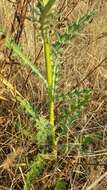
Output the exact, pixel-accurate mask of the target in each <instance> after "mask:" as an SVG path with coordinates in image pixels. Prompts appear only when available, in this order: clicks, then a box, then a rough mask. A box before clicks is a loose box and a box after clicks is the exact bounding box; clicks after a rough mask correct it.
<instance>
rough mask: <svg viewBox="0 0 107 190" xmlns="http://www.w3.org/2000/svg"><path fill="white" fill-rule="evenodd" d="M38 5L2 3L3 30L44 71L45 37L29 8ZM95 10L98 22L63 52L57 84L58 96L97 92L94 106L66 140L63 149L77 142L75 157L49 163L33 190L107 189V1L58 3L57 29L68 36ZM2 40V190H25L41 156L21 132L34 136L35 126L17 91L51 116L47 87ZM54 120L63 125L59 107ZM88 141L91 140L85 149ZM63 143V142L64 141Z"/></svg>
mask: <svg viewBox="0 0 107 190" xmlns="http://www.w3.org/2000/svg"><path fill="white" fill-rule="evenodd" d="M34 3H35V0H19V1H18V0H0V27H2V28H4V29H5V30H6V32H7V33H9V34H11V35H12V36H13V37H14V39H15V41H16V42H17V43H18V42H20V43H21V44H22V46H23V48H24V51H25V52H26V53H27V54H28V55H29V54H30V56H31V57H32V60H33V63H34V64H35V65H37V66H38V67H39V68H41V70H42V71H44V69H45V68H44V66H43V65H44V64H43V63H44V60H43V48H42V40H41V37H40V31H39V29H38V26H36V25H33V24H32V23H31V22H30V21H29V20H28V19H27V17H28V16H29V14H30V9H29V7H30V6H34ZM91 9H95V10H96V16H95V17H94V18H93V19H92V20H91V21H90V22H89V23H88V24H87V25H86V26H84V27H83V28H81V29H80V30H79V32H78V33H77V34H76V37H74V38H73V39H72V40H71V42H70V43H69V45H67V46H64V47H63V54H62V56H61V61H62V64H61V76H60V81H59V84H58V85H59V91H63V92H64V91H65V92H67V91H69V90H72V89H75V88H92V89H93V96H92V98H91V101H90V103H89V105H88V106H87V107H86V109H85V111H84V112H83V113H82V114H81V117H80V118H79V119H78V120H77V121H76V122H75V123H74V124H73V125H72V126H71V128H70V129H69V132H68V133H67V137H66V139H65V140H64V143H72V140H71V141H70V138H71V139H73V142H74V139H75V144H76V145H77V148H76V151H75V150H73V151H70V150H68V151H66V152H65V153H64V154H60V153H59V155H58V158H57V161H51V160H49V161H48V165H47V166H46V168H45V170H44V172H43V174H42V175H41V176H39V177H38V178H35V179H34V180H33V182H32V186H31V189H32V190H39V189H40V190H48V189H50V190H51V189H55V184H56V179H58V178H60V179H63V180H64V182H66V187H64V189H67V190H70V189H71V190H106V189H107V1H106V0H62V1H59V4H58V9H57V10H58V14H57V15H56V18H57V19H56V21H55V23H54V25H55V28H56V31H59V32H63V31H64V28H65V27H66V25H67V24H69V23H71V22H73V21H74V20H75V19H76V18H77V17H78V15H83V14H85V13H86V12H87V11H88V10H91ZM51 36H52V39H53V42H54V40H55V38H56V37H55V36H54V34H53V33H52V34H51ZM3 37H4V36H3V35H2V33H1V34H0V38H1V39H0V77H1V78H0V190H21V189H22V188H23V184H24V180H25V174H26V173H27V167H26V165H27V164H28V162H30V161H31V160H32V158H33V157H34V156H35V155H36V154H37V151H38V150H37V147H36V146H35V143H33V142H32V140H31V137H30V136H29V138H28V137H27V138H26V137H25V136H24V135H23V134H21V133H20V132H19V131H18V130H17V128H18V127H19V126H18V123H19V122H20V121H21V123H22V124H23V126H26V127H28V128H30V129H31V130H32V122H31V121H30V120H29V119H28V118H27V117H26V115H25V113H24V112H23V110H21V109H20V106H19V104H18V103H17V102H16V101H15V100H14V96H15V93H16V89H17V91H19V92H20V94H22V95H23V96H24V97H25V98H26V99H27V100H28V101H30V102H31V104H32V105H33V107H34V108H35V109H36V108H38V109H39V110H40V112H41V113H43V114H44V115H46V116H47V101H46V98H47V94H46V90H45V89H44V86H43V84H42V82H41V81H39V80H38V78H37V77H35V76H34V75H33V74H32V72H31V70H30V69H29V68H25V67H23V66H22V65H21V64H20V62H19V61H18V60H17V59H15V58H14V57H12V55H11V54H12V53H11V51H10V50H8V49H6V48H5V46H4V39H3ZM4 38H5V37H4ZM5 80H6V81H5ZM7 81H8V82H9V84H8V83H7ZM5 84H6V85H5ZM10 84H11V85H12V86H11V87H9V85H10ZM55 114H56V122H58V117H60V110H59V105H58V104H56V109H55ZM83 136H85V137H88V138H86V144H84V145H83V146H84V147H81V146H79V145H80V144H81V141H82V140H81V139H82V137H83ZM60 141H61V142H63V138H61V140H60ZM81 149H82V150H81ZM59 150H60V149H59ZM60 189H61V188H60ZM60 189H59V190H60ZM56 190H57V188H56ZM62 190H63V187H62Z"/></svg>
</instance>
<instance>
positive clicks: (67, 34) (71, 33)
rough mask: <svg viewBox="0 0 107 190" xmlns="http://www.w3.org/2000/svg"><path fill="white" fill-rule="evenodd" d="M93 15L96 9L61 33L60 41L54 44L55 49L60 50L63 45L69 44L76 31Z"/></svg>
mask: <svg viewBox="0 0 107 190" xmlns="http://www.w3.org/2000/svg"><path fill="white" fill-rule="evenodd" d="M93 16H95V11H91V12H88V13H87V14H86V15H83V16H81V17H79V18H78V19H77V20H76V21H75V22H74V23H73V24H70V25H68V26H67V28H66V31H65V32H64V34H63V35H59V39H58V41H57V42H56V43H55V44H54V45H53V48H54V51H56V52H58V51H59V50H60V49H61V47H62V46H63V45H65V44H67V43H68V42H69V40H70V39H72V37H73V36H74V34H75V32H76V31H77V30H78V29H79V28H80V27H81V26H82V25H83V24H84V23H86V22H87V21H89V20H90V18H92V17H93Z"/></svg>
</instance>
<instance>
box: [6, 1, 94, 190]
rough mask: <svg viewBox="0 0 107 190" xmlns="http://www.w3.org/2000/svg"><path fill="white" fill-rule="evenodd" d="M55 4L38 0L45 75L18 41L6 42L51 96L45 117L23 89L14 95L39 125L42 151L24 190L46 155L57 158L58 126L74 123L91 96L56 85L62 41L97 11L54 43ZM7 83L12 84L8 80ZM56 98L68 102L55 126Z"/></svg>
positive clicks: (32, 167)
mask: <svg viewBox="0 0 107 190" xmlns="http://www.w3.org/2000/svg"><path fill="white" fill-rule="evenodd" d="M54 5H56V0H38V4H37V9H38V10H39V11H38V12H39V21H38V22H39V24H40V31H41V38H42V40H43V49H44V60H45V68H46V75H45V74H44V73H41V71H40V70H39V68H37V67H36V66H35V65H34V64H33V63H32V59H31V58H30V56H27V55H25V54H24V52H23V50H22V48H21V47H20V46H19V45H17V44H16V43H15V42H14V40H13V39H11V37H9V36H7V38H6V41H5V46H6V47H7V48H9V49H11V50H13V56H14V57H17V58H19V60H20V62H21V63H22V65H24V66H25V67H30V68H31V70H32V73H33V74H35V75H36V76H38V77H39V79H40V80H41V81H42V82H43V83H44V85H45V87H46V89H47V93H48V100H49V105H48V107H49V109H48V116H49V117H48V119H46V118H45V117H44V116H42V115H41V114H39V112H37V111H35V110H34V109H33V107H32V106H31V105H30V103H29V102H28V101H27V100H26V99H25V98H24V97H23V96H21V95H20V93H16V96H15V99H16V101H17V102H18V103H19V104H20V107H21V108H22V109H23V110H24V112H25V113H26V114H27V115H28V116H30V117H31V118H32V120H33V127H34V128H36V133H35V134H33V135H32V136H33V137H34V135H35V144H36V145H37V146H38V148H39V151H40V152H39V154H38V155H37V157H36V159H35V158H34V159H33V161H32V163H30V166H29V167H28V172H27V174H26V180H25V185H24V187H23V189H24V190H29V189H30V186H31V183H32V180H33V178H34V177H38V176H39V175H40V174H41V173H42V172H43V169H44V167H45V166H46V160H47V159H54V160H56V158H57V142H58V139H57V138H56V136H60V134H56V133H57V132H56V131H57V130H56V129H57V127H59V125H60V127H61V128H62V127H63V124H62V123H67V125H69V126H71V125H72V124H73V122H74V121H75V120H76V119H78V118H79V117H80V114H81V113H82V111H83V108H84V107H85V106H86V105H87V103H88V102H89V100H90V96H91V90H89V89H88V90H75V91H70V92H65V93H63V94H60V95H59V96H58V94H57V91H56V87H57V80H58V78H59V76H58V74H59V68H60V50H63V45H66V44H68V43H69V42H70V40H71V39H72V37H73V36H74V35H75V32H76V31H77V30H78V29H79V28H80V27H81V26H83V25H84V24H85V23H86V22H88V21H89V20H90V18H92V17H93V16H94V15H95V12H94V11H91V12H88V13H87V14H85V15H83V16H81V17H79V18H78V19H77V20H76V21H75V22H74V23H72V24H70V25H69V26H67V27H66V29H65V32H64V33H63V34H62V35H61V34H60V35H59V36H58V40H57V41H56V42H55V43H54V44H53V42H52V41H51V38H50V29H51V28H50V18H51V15H52V14H54V13H53V10H54V9H55V6H54ZM34 11H35V10H34ZM33 22H35V18H34V19H33ZM45 76H46V77H45ZM7 84H8V85H7ZM5 85H6V86H11V85H9V83H6V82H5ZM12 90H13V88H12V87H11V89H10V91H11V92H12ZM81 96H82V98H81ZM71 100H72V101H71ZM56 101H57V102H60V103H61V102H64V101H65V102H66V105H67V106H66V108H65V110H64V109H63V106H62V107H61V109H63V110H64V113H63V112H62V116H61V120H60V119H59V121H57V123H58V124H56V126H55V122H54V121H55V116H54V109H55V102H56ZM71 102H72V103H71ZM61 121H62V122H61ZM29 133H30V132H28V134H29ZM24 134H25V133H24ZM47 146H48V148H47ZM48 150H49V151H48ZM58 186H60V184H59V182H58V184H57V187H56V189H58Z"/></svg>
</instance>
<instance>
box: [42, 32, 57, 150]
mask: <svg viewBox="0 0 107 190" xmlns="http://www.w3.org/2000/svg"><path fill="white" fill-rule="evenodd" d="M42 34H43V42H44V56H45V66H46V74H47V82H48V96H49V121H50V127H51V129H52V138H53V139H52V144H53V152H56V138H55V127H54V95H53V93H52V86H53V72H52V61H51V45H50V40H49V35H48V32H47V31H45V32H43V33H42Z"/></svg>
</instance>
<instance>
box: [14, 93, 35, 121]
mask: <svg viewBox="0 0 107 190" xmlns="http://www.w3.org/2000/svg"><path fill="white" fill-rule="evenodd" d="M16 100H17V101H18V102H19V103H20V106H21V108H22V109H23V110H24V111H25V113H27V114H28V115H29V116H30V117H32V119H33V120H34V121H35V120H36V119H37V117H38V114H37V112H36V111H34V109H33V107H32V106H31V105H30V103H29V102H28V101H27V100H26V99H25V98H23V97H21V96H16Z"/></svg>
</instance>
